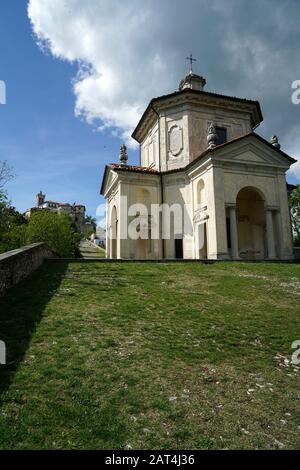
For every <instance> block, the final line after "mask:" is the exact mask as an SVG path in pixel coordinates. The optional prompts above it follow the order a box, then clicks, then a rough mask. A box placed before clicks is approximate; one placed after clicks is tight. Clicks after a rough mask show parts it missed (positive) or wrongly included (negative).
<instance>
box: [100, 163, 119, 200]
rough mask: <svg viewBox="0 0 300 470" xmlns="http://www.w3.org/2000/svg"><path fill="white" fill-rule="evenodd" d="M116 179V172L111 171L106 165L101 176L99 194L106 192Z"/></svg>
mask: <svg viewBox="0 0 300 470" xmlns="http://www.w3.org/2000/svg"><path fill="white" fill-rule="evenodd" d="M117 179H118V175H117V173H116V172H115V171H113V170H112V168H111V167H110V166H107V167H106V169H105V172H104V176H103V182H102V187H101V194H102V195H104V194H105V193H107V191H109V189H110V188H111V187H112V186H113V185H114V183H115V182H116V180H117Z"/></svg>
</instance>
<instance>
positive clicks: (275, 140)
mask: <svg viewBox="0 0 300 470" xmlns="http://www.w3.org/2000/svg"><path fill="white" fill-rule="evenodd" d="M271 144H272V145H273V147H275V148H277V149H278V150H280V147H281V145H280V143H279V141H278V137H277V135H273V136H272V137H271Z"/></svg>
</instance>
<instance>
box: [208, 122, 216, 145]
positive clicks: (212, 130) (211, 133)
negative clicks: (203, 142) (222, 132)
mask: <svg viewBox="0 0 300 470" xmlns="http://www.w3.org/2000/svg"><path fill="white" fill-rule="evenodd" d="M207 143H208V148H209V149H213V148H215V147H216V146H217V145H218V134H217V130H216V126H215V123H214V122H210V123H209V125H208V129H207Z"/></svg>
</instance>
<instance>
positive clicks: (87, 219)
mask: <svg viewBox="0 0 300 470" xmlns="http://www.w3.org/2000/svg"><path fill="white" fill-rule="evenodd" d="M84 221H85V223H86V224H92V225H93V227H96V225H97V220H96V219H95V217H93V216H91V215H87V216H86V217H85V220H84Z"/></svg>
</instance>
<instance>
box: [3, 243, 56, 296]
mask: <svg viewBox="0 0 300 470" xmlns="http://www.w3.org/2000/svg"><path fill="white" fill-rule="evenodd" d="M53 257H54V254H53V253H52V251H51V250H49V248H48V247H47V245H46V244H45V243H35V244H33V245H30V246H25V247H23V248H20V249H18V250H14V251H9V252H7V253H3V254H1V255H0V297H2V296H3V295H4V294H5V293H6V292H7V290H8V289H10V288H11V287H13V286H14V285H16V284H18V283H19V282H20V281H22V280H23V279H25V278H26V277H27V276H29V275H30V274H31V273H32V272H33V271H35V270H36V269H37V268H38V267H39V266H40V265H41V264H42V263H43V262H44V260H45V259H46V258H53Z"/></svg>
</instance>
